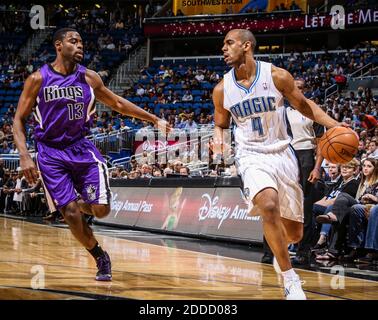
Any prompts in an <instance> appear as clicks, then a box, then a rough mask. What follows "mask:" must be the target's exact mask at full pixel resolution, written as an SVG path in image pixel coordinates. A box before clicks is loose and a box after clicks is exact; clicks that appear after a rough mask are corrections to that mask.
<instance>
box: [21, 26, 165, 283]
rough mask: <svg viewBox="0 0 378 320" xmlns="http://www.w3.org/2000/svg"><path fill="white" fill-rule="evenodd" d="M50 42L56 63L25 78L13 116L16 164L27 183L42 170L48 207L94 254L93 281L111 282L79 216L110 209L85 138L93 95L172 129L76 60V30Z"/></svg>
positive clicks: (100, 161) (105, 258) (98, 160)
mask: <svg viewBox="0 0 378 320" xmlns="http://www.w3.org/2000/svg"><path fill="white" fill-rule="evenodd" d="M53 42H54V46H55V49H56V54H57V57H56V59H55V61H54V62H52V63H51V64H45V65H44V66H42V67H41V68H40V69H39V70H37V71H36V72H34V73H33V74H31V75H30V76H29V77H28V78H27V79H26V81H25V85H24V89H23V92H22V94H21V96H20V100H19V103H18V107H17V112H16V115H15V117H14V138H15V142H16V145H17V149H18V151H19V153H20V165H21V168H22V170H23V172H24V174H25V177H26V179H27V181H28V182H29V183H30V184H32V183H35V182H36V181H37V178H38V176H39V173H40V175H41V178H42V180H43V182H44V185H45V191H46V196H47V199H48V202H49V206H50V209H51V210H54V209H55V208H56V209H59V210H60V211H61V212H62V213H63V216H64V219H65V221H66V222H67V224H68V225H69V228H70V230H71V232H72V234H73V235H74V236H75V238H76V239H77V240H78V241H79V242H80V243H81V244H82V245H83V246H84V247H85V248H86V249H87V250H88V251H89V252H90V254H91V255H92V256H93V257H94V258H95V260H96V263H97V268H98V272H97V275H96V280H99V281H110V280H111V279H112V273H111V262H110V258H109V255H108V254H107V253H106V251H103V249H102V248H101V247H100V245H99V244H98V242H97V240H96V238H95V237H94V235H93V232H92V230H91V228H90V227H89V226H88V224H87V222H86V220H85V219H84V215H83V214H84V213H86V214H90V215H94V216H96V217H97V218H103V217H105V216H107V215H108V214H109V211H110V200H111V199H110V188H109V180H108V170H107V166H106V163H105V160H104V158H103V157H102V155H101V154H100V152H99V151H98V150H97V149H96V147H95V146H94V145H93V143H92V142H90V141H89V140H87V139H86V138H85V136H86V135H88V133H89V129H90V126H91V124H92V115H93V113H94V112H95V98H96V99H98V100H99V101H101V102H102V103H104V104H106V105H108V106H109V107H111V108H112V109H113V110H115V111H117V112H119V113H121V114H124V115H128V116H131V117H135V118H139V119H142V120H146V121H149V122H152V123H154V125H155V127H157V128H159V129H161V130H162V131H163V132H164V131H165V132H167V131H169V130H170V127H169V125H168V124H167V122H165V121H162V120H160V119H159V118H158V117H156V116H155V115H153V114H150V113H148V112H146V111H144V110H143V109H141V108H139V107H137V106H136V105H134V104H132V103H131V102H129V101H127V100H126V99H123V98H122V97H120V96H118V95H116V94H114V93H113V92H112V91H110V90H109V89H107V88H106V87H105V86H104V84H103V82H102V80H101V78H100V76H99V75H98V74H97V73H96V72H94V71H92V70H89V69H86V68H85V67H84V66H82V65H80V64H79V63H80V62H81V60H82V59H83V50H84V48H83V41H82V39H81V37H80V34H79V33H78V32H77V31H76V30H75V29H71V28H63V29H60V30H58V31H56V33H55V34H54V38H53ZM34 106H35V107H36V109H35V118H36V120H37V122H38V124H37V126H36V128H35V140H36V146H37V150H38V153H37V154H38V156H37V165H38V169H39V173H38V171H37V168H36V165H35V164H34V162H33V160H32V158H31V156H30V154H29V152H28V150H27V147H26V138H25V127H24V124H25V121H26V119H27V118H28V116H29V115H30V114H31V112H32V108H33V107H34ZM77 194H80V196H81V199H80V200H79V199H78V195H77Z"/></svg>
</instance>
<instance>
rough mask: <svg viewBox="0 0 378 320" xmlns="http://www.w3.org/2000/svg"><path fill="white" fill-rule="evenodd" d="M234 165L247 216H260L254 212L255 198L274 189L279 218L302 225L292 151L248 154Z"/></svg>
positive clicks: (255, 209) (255, 210) (301, 192)
mask: <svg viewBox="0 0 378 320" xmlns="http://www.w3.org/2000/svg"><path fill="white" fill-rule="evenodd" d="M236 164H237V168H238V172H239V174H240V175H241V177H242V180H243V184H244V190H243V193H244V196H245V200H246V201H247V202H248V211H249V213H250V215H259V210H258V208H253V199H254V197H255V196H256V195H257V194H258V193H259V192H260V191H262V190H263V189H266V188H273V189H275V190H277V192H278V197H279V206H280V213H281V217H283V218H286V219H289V220H293V221H297V222H301V223H303V191H302V187H301V185H300V184H299V167H298V160H297V158H296V156H295V153H294V150H293V149H291V147H287V148H286V149H284V150H283V151H279V152H275V153H260V152H250V153H249V154H248V155H246V156H243V157H240V158H238V159H237V160H236Z"/></svg>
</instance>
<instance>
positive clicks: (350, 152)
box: [319, 127, 359, 163]
mask: <svg viewBox="0 0 378 320" xmlns="http://www.w3.org/2000/svg"><path fill="white" fill-rule="evenodd" d="M358 142H359V139H358V135H357V133H355V132H354V131H353V130H352V129H350V128H345V127H335V128H332V129H329V130H327V131H326V132H325V133H324V135H323V136H322V137H321V138H320V140H319V147H320V152H321V154H322V156H323V157H324V158H325V159H327V160H328V161H329V162H331V163H347V162H349V161H350V160H352V159H353V158H354V156H355V155H356V153H357V151H358Z"/></svg>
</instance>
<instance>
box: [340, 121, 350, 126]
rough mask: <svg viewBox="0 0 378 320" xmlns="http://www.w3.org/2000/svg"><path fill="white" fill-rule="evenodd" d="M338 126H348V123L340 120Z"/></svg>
mask: <svg viewBox="0 0 378 320" xmlns="http://www.w3.org/2000/svg"><path fill="white" fill-rule="evenodd" d="M339 127H345V128H350V124H349V123H346V122H344V121H343V122H340V124H339Z"/></svg>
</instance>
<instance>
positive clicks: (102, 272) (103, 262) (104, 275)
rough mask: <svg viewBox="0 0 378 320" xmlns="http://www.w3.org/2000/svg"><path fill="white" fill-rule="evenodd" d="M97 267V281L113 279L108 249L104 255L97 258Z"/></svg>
mask: <svg viewBox="0 0 378 320" xmlns="http://www.w3.org/2000/svg"><path fill="white" fill-rule="evenodd" d="M97 269H98V272H97V274H96V280H97V281H112V263H111V262H110V258H109V255H108V254H107V252H106V251H105V254H104V255H103V256H101V257H99V258H97Z"/></svg>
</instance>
